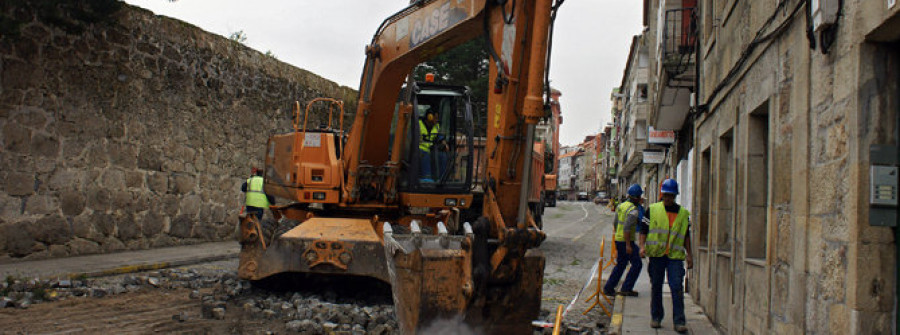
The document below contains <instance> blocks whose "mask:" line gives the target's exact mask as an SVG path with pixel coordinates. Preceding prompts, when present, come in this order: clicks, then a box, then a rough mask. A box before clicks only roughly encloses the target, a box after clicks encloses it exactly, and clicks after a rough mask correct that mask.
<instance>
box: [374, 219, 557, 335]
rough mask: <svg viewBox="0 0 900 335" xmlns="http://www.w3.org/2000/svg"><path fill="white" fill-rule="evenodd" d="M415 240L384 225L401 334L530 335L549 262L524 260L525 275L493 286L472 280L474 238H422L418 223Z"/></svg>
mask: <svg viewBox="0 0 900 335" xmlns="http://www.w3.org/2000/svg"><path fill="white" fill-rule="evenodd" d="M410 228H411V229H410V230H411V233H410V234H394V233H393V231H392V229H391V226H390V224H388V223H385V225H384V228H383V229H384V246H385V248H384V249H385V254H386V258H387V266H388V273H389V275H390V278H391V289H392V292H393V298H394V305H395V306H396V307H395V308H396V313H397V318H398V324H399V325H400V331H401V333H402V334H427V333H429V332H433V331H441V332H447V331H449V332H450V333H455V334H527V333H530V332H531V331H532V329H531V321H532V320H535V319H536V318H537V316H538V314H539V312H540V302H541V299H540V298H541V285H542V281H543V269H544V257H543V255H542V254H540V251H538V250H536V249H534V250H530V251H529V252H527V253H526V254H525V257H524V258H525V259H524V264H523V266H522V267H521V269H522V271H521V273H520V275H519V276H518V277H517V278H516V279H517V280H514V281H512V282H509V283H503V284H490V283H489V282H488V280H487V278H486V277H483V278H481V279H478V278H477V277H478V276H477V275H473V270H474V267H473V254H474V253H473V244H474V243H476V240H475V235H474V234H473V232H472V227H471V226H470V225H469V223H465V225H464V235H449V234H447V230H446V228H445V227H444V225H443V224H442V223H439V224H438V234H437V235H430V234H423V233H422V232H421V230H420V229H419V227H418V224H417V223H416V222H415V221H414V222H413V223H412V224H411V227H410Z"/></svg>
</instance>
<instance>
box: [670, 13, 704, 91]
mask: <svg viewBox="0 0 900 335" xmlns="http://www.w3.org/2000/svg"><path fill="white" fill-rule="evenodd" d="M695 48H697V16H696V11H695V8H678V9H670V10H667V11H666V20H665V27H664V28H663V39H662V49H663V50H662V56H663V59H662V62H663V68H664V69H665V70H666V73H667V74H668V75H669V78H675V77H677V76H678V75H680V74H682V73H684V72H685V71H687V70H688V69H690V67H691V65H693V64H694V51H695Z"/></svg>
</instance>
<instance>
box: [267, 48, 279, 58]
mask: <svg viewBox="0 0 900 335" xmlns="http://www.w3.org/2000/svg"><path fill="white" fill-rule="evenodd" d="M266 56H268V57H272V58H274V59H278V57H275V53H274V52H272V50H266Z"/></svg>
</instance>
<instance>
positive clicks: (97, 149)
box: [84, 143, 109, 168]
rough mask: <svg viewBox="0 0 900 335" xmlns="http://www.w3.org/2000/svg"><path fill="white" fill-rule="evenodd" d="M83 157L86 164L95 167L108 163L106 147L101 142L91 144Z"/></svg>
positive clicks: (104, 165)
mask: <svg viewBox="0 0 900 335" xmlns="http://www.w3.org/2000/svg"><path fill="white" fill-rule="evenodd" d="M84 159H85V160H86V162H87V164H88V166H91V167H97V168H102V167H106V165H107V164H109V152H108V151H107V149H106V145H105V144H103V143H96V144H94V145H91V146H90V147H89V148H88V149H87V152H86V153H85V155H84Z"/></svg>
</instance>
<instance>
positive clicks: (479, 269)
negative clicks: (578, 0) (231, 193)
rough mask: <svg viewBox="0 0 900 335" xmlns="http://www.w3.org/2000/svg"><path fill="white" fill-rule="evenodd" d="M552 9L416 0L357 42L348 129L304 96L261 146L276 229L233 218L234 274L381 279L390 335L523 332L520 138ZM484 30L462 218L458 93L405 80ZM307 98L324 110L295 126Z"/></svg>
mask: <svg viewBox="0 0 900 335" xmlns="http://www.w3.org/2000/svg"><path fill="white" fill-rule="evenodd" d="M562 2H563V1H562V0H555V1H554V0H418V1H413V2H412V3H411V4H410V5H409V6H408V7H406V8H404V9H402V10H400V11H399V12H397V13H396V14H394V15H392V16H390V17H389V18H387V19H386V20H385V21H384V22H383V23H382V24H381V26H380V27H378V29H377V31H376V33H375V36H374V37H373V39H372V42H371V44H369V45H368V46H367V47H366V62H365V67H364V69H363V73H362V78H361V80H360V89H359V102H358V108H357V111H356V114H355V117H354V121H353V124H352V127H351V129H350V130H349V131H345V130H344V129H343V120H342V116H343V104H342V103H341V102H340V101H336V100H331V99H317V100H314V101H313V102H311V103H310V105H308V106H307V109H306V111H305V112H303V111H301V110H300V108H299V105H298V106H296V117H295V121H294V131H293V132H290V133H287V134H282V135H275V136H272V137H270V139H269V142H268V144H267V147H266V158H265V172H264V178H265V192H266V193H267V194H270V195H275V196H278V197H281V198H286V199H290V200H291V201H292V203H290V204H287V205H281V206H272V207H270V209H271V210H272V213H273V217H274V219H275V220H274V222H273V223H272V224H274V225H275V226H276V227H275V228H274V229H270V228H272V227H263V226H264V225H263V224H261V223H260V222H258V221H257V220H256V219H255V217H253V216H242V217H241V222H240V237H239V239H240V242H241V245H242V246H241V254H240V264H239V268H238V274H239V276H240V277H241V278H243V279H249V280H259V279H263V278H266V277H269V276H272V275H275V274H279V273H284V272H301V273H312V274H323V275H325V274H329V275H352V276H368V277H373V278H377V279H380V280H383V281H385V282H387V283H389V284H390V285H391V288H392V292H393V298H394V303H395V310H396V313H397V317H398V324H399V325H400V328H401V332H402V333H404V334H413V333H418V332H422V331H426V330H427V329H429V328H430V327H435V325H436V324H440V325H443V326H446V325H447V324H448V323H447V322H451V323H450V324H455V325H459V327H464V328H468V329H469V330H470V332H474V333H485V334H501V333H511V334H523V333H529V332H531V321H533V320H534V319H536V318H537V317H538V314H539V311H540V304H541V285H542V281H543V273H544V256H543V254H542V253H541V251H540V250H539V249H537V247H538V246H539V245H540V244H541V242H542V241H543V240H544V239H545V235H544V233H543V232H542V231H541V229H540V228H539V227H538V225H537V223H536V222H535V218H534V214H535V213H532V211H533V209H532V208H530V207H529V200H530V199H529V198H530V197H531V195H530V194H529V193H531V192H529V191H530V190H532V189H534V188H533V187H532V186H533V185H532V184H533V183H535V182H537V181H536V180H534V178H531V177H530V176H532V175H534V173H533V171H531V169H532V168H533V166H534V164H533V163H532V162H533V161H534V160H535V158H536V157H534V156H533V155H534V152H535V150H534V143H535V139H534V137H535V135H534V133H535V131H534V129H535V125H536V124H537V123H538V122H539V120H541V119H542V118H546V117H547V116H548V114H549V98H548V97H549V85H548V64H549V57H550V54H549V50H550V48H549V44H550V43H551V41H552V23H553V18H554V17H555V12H556V10H557V9H558V7H559V5H561V3H562ZM482 35H484V36H486V38H485V40H486V43H485V48H487V50H488V51H489V55H490V59H489V62H490V83H492V85H491V86H492V90H491V92H490V94H489V96H488V115H487V120H488V124H487V136H486V138H485V139H484V140H483V142H484V143H483V145H484V155H485V156H486V157H485V161H486V164H485V167H484V172H483V177H484V182H483V183H484V185H483V186H484V196H483V200H481V205H482V207H483V210H482V215H481V216H480V217H479V218H478V219H477V220H475V221H474V222H460V221H462V220H461V219H460V217H461V216H460V212H461V211H462V210H465V209H467V208H468V207H469V206H471V205H472V187H471V186H472V182H473V175H474V171H473V170H474V168H473V156H474V149H473V146H474V145H475V144H476V143H474V142H476V139H474V138H473V136H472V124H471V122H472V115H471V113H472V111H471V108H468V102H467V98H466V97H467V95H466V92H465V88H462V87H437V86H435V85H433V84H429V83H417V82H414V81H413V80H412V79H411V78H412V77H411V75H410V73H411V72H412V69H413V68H414V67H415V66H416V65H417V64H419V63H421V62H423V61H426V60H428V59H430V58H432V57H434V56H436V55H438V54H440V53H442V52H444V51H446V50H448V49H450V48H452V47H454V46H456V45H459V44H461V43H463V42H465V41H468V40H472V39H474V38H476V37H479V36H482ZM398 97H399V98H398ZM313 104H320V105H322V104H324V106H328V107H329V108H330V110H331V113H329V120H328V122H327V124H322V125H319V126H317V127H310V126H309V125H308V124H307V122H308V121H307V119H308V115H309V110H310V108H312V106H313ZM301 112H303V114H304V115H303V117H302V118H301ZM334 113H338V114H337V115H340V116H341V117H337V119H338V120H334V119H335V117H333V115H334ZM335 123H337V126H335ZM541 172H542V171H541ZM443 326H442V327H443Z"/></svg>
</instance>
